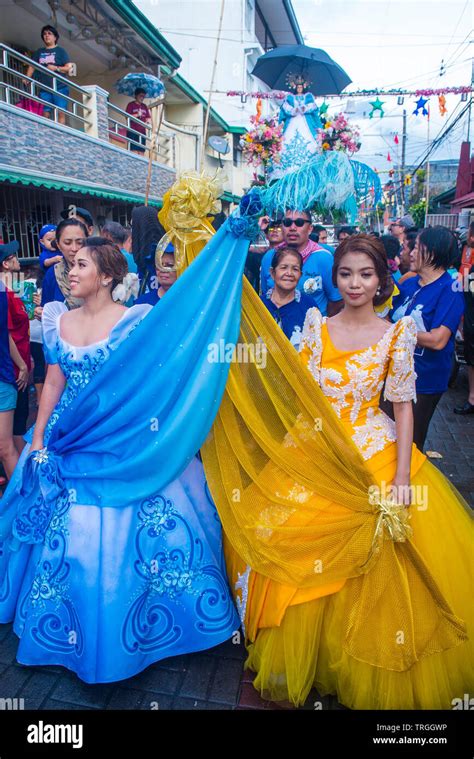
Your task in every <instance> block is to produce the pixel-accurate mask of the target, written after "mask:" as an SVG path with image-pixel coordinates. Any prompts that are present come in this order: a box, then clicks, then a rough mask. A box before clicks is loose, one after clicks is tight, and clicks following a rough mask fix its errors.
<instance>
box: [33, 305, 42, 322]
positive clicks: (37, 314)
mask: <svg viewBox="0 0 474 759" xmlns="http://www.w3.org/2000/svg"><path fill="white" fill-rule="evenodd" d="M34 314H35V319H38V320H39V321H41V317H42V316H43V306H36V308H35V311H34Z"/></svg>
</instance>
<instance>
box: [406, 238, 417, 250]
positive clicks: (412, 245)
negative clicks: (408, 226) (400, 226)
mask: <svg viewBox="0 0 474 759" xmlns="http://www.w3.org/2000/svg"><path fill="white" fill-rule="evenodd" d="M417 237H418V235H412V236H410V237H407V246H408V250H409V251H410V253H411V251H412V250H414V249H415V245H416V238H417Z"/></svg>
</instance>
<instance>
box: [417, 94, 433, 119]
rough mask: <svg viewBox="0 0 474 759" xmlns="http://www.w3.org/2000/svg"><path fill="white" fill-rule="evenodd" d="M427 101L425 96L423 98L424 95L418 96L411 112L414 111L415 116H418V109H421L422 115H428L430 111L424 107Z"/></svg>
mask: <svg viewBox="0 0 474 759" xmlns="http://www.w3.org/2000/svg"><path fill="white" fill-rule="evenodd" d="M427 102H428V100H427V99H426V98H424V97H420V98H418V100H417V101H416V108H415V110H414V111H413V113H414V115H415V116H418V114H419V112H420V111H421V113H422V115H423V116H429V113H430V112H429V111H428V109H427V108H426V104H427Z"/></svg>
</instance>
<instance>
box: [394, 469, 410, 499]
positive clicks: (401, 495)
mask: <svg viewBox="0 0 474 759" xmlns="http://www.w3.org/2000/svg"><path fill="white" fill-rule="evenodd" d="M390 489H391V494H392V498H393V502H394V503H396V504H397V505H399V506H410V505H411V485H410V478H409V477H402V476H400V475H397V474H396V475H395V477H394V479H393V482H392V484H391V488H390Z"/></svg>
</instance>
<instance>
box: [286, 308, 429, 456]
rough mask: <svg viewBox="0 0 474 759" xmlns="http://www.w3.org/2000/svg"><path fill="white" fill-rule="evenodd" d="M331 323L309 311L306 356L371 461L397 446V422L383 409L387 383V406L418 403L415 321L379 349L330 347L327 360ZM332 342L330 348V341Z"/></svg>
mask: <svg viewBox="0 0 474 759" xmlns="http://www.w3.org/2000/svg"><path fill="white" fill-rule="evenodd" d="M402 322H403V323H402ZM325 323H326V317H324V318H323V317H322V316H321V314H320V312H319V311H318V310H317V309H315V308H313V309H310V310H309V311H308V313H307V315H306V320H305V324H304V328H303V339H302V343H301V348H300V350H301V351H302V352H303V359H304V361H305V363H307V366H308V369H309V370H310V372H311V374H312V375H313V377H314V378H315V380H316V381H317V382H318V384H319V385H320V387H321V389H322V391H323V393H324V395H325V396H326V397H327V398H328V400H329V401H330V403H331V404H332V406H333V408H334V410H335V412H336V414H337V415H338V417H339V418H340V419H341V421H342V422H344V423H345V424H347V425H348V426H349V427H350V428H351V437H352V439H353V441H354V443H355V444H356V445H357V447H358V449H359V450H360V452H361V453H362V456H363V457H364V458H365V459H369V458H371V457H372V456H373V455H374V454H375V453H377V452H378V451H381V450H383V449H384V448H385V447H386V446H387V445H389V444H390V443H393V442H395V441H396V426H395V422H394V421H393V420H392V419H390V418H389V417H388V416H387V415H386V414H384V412H383V411H382V410H381V409H380V408H379V405H378V404H379V399H380V393H381V391H382V388H383V385H384V382H385V393H384V397H385V398H386V399H387V400H389V401H393V402H405V401H411V400H414V399H415V398H416V391H415V380H416V374H415V371H414V363H413V351H414V347H415V344H416V327H415V324H414V322H413V320H412V319H410V318H409V317H408V318H405V319H403V320H400V322H397V324H394V325H392V326H391V327H390V328H389V329H388V330H387V331H386V333H385V334H384V335H383V337H382V338H381V339H380V340H379V341H378V342H377V343H376V344H375V345H372V346H370V347H369V348H366V349H363V350H360V351H354V352H353V353H350V352H348V351H338V350H337V349H335V348H334V346H332V344H329V345H328V353H327V358H326V354H325V341H324V339H323V325H324V324H325ZM326 330H327V327H326ZM326 340H327V342H328V343H330V338H329V337H328V336H326ZM323 354H324V358H323Z"/></svg>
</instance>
